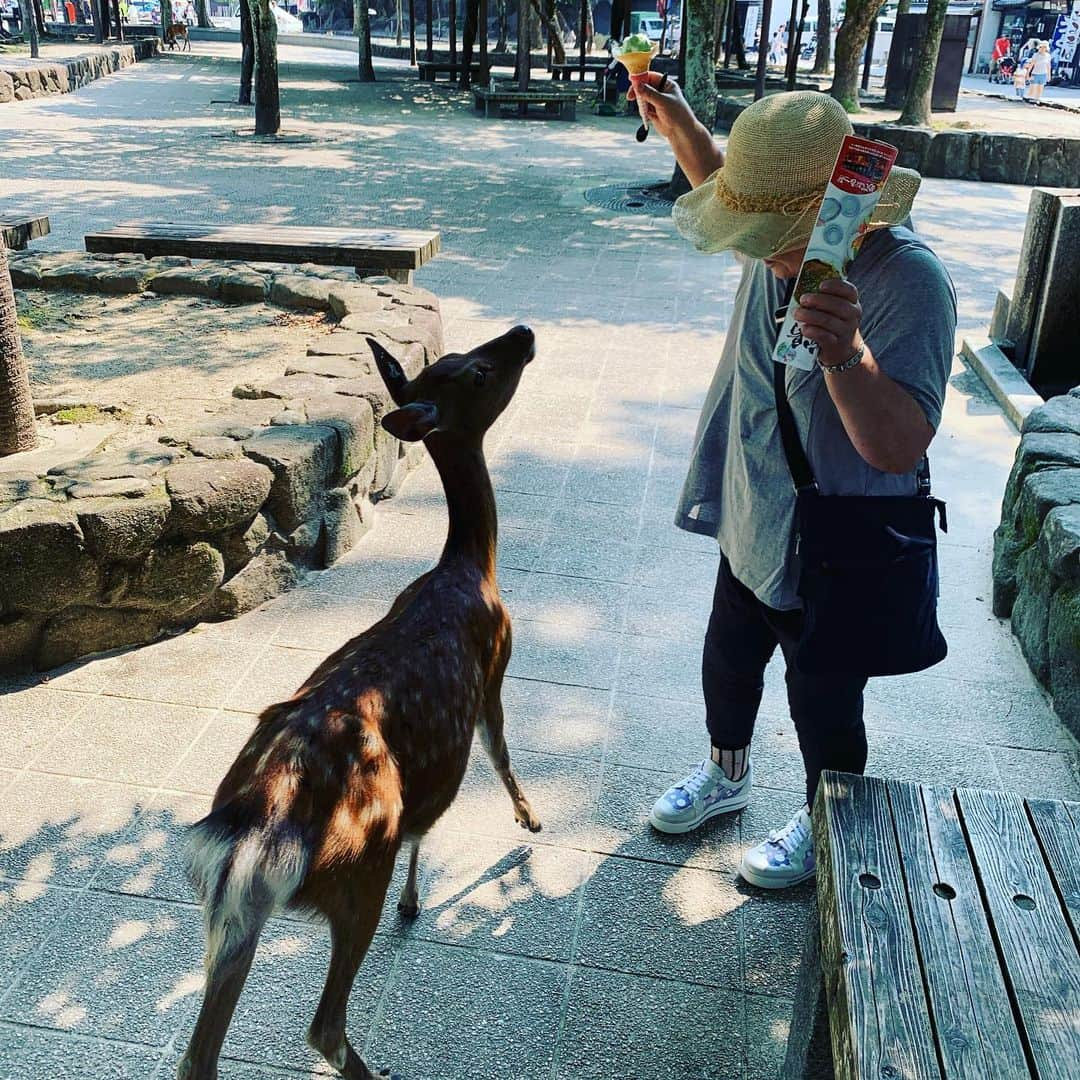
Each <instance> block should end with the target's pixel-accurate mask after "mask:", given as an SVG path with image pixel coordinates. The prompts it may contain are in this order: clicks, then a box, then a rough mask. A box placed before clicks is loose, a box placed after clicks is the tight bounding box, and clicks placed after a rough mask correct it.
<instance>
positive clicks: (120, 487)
mask: <svg viewBox="0 0 1080 1080" xmlns="http://www.w3.org/2000/svg"><path fill="white" fill-rule="evenodd" d="M11 267H12V276H13V278H14V280H15V283H16V285H18V286H23V287H25V286H36V287H54V288H75V289H82V290H88V291H98V292H108V293H114V292H138V291H141V290H144V289H147V290H151V291H154V292H158V293H181V294H187V295H195V296H209V297H217V298H226V299H231V300H235V301H239V302H244V301H262V300H264V299H267V300H269V301H270V302H272V303H275V304H278V305H281V306H283V307H287V308H293V309H299V310H308V311H310V310H328V311H332V312H334V313H335V315H337V317H338V318H339V320H340V321H339V322H338V323H337V325H336V327H335V328H334V330H333V331H332V332H331V333H329V334H327V335H324V336H323V337H321V338H319V339H318V340H317V341H316V342H315V343H314V344H313V345H312V346H311V347H310V348H309V349H308V355H307V357H305V359H304V360H303V361H301V362H298V363H294V364H292V365H291V366H288V367H286V369H285V370H284V371H283V372H282V373H281V375H280V376H278V377H276V378H273V379H270V380H269V381H267V382H265V383H261V384H250V383H248V384H243V385H240V386H237V387H236V388H235V389H234V391H233V398H232V399H229V401H228V402H226V403H224V404H225V407H224V408H223V410H222V412H221V413H220V414H218V415H216V416H215V417H213V419H212V420H211V421H210V422H208V423H205V424H202V425H201V426H198V427H195V428H192V429H190V430H183V431H168V430H159V432H158V434H157V436H156V437H155V438H153V439H152V440H150V441H145V442H141V443H138V444H136V445H133V446H125V447H123V448H121V449H116V450H106V451H104V452H103V453H100V454H96V455H94V456H92V457H89V458H87V459H85V460H82V461H76V462H72V463H70V464H67V465H64V466H59V467H57V468H54V469H51V470H50V471H49V472H48V473H47V474H44V475H39V474H37V473H32V472H31V473H22V474H12V473H5V474H3V475H2V476H0V566H2V567H3V573H2V574H0V670H6V671H12V670H24V669H33V668H37V669H46V668H50V667H54V666H56V665H58V664H62V663H65V662H66V661H69V660H71V659H74V658H76V657H79V656H84V655H87V654H90V653H95V652H101V651H104V650H108V649H115V648H120V647H122V646H128V645H134V644H140V643H144V642H148V641H151V640H153V639H154V638H156V637H158V636H159V635H160V634H162V633H163V632H168V631H170V630H174V629H178V628H182V627H186V626H190V625H193V624H194V623H196V622H198V621H202V620H213V619H224V618H230V617H232V616H235V615H238V614H241V613H242V612H245V611H248V610H250V609H251V608H254V607H256V606H257V605H258V604H260V603H262V602H263V601H265V600H267V599H269V598H271V597H273V596H275V595H277V594H278V593H280V592H282V591H284V590H285V589H288V588H290V587H291V586H292V585H294V584H296V583H297V581H298V580H299V579H300V577H301V576H302V575H303V573H304V572H306V571H307V570H311V569H319V568H322V567H325V566H329V565H330V564H332V563H333V562H334V561H336V560H337V559H339V558H340V557H341V556H342V555H343V554H344V553H345V552H347V551H348V550H349V549H350V548H351V547H352V546H353V545H354V544H355V543H356V541H357V540H358V539H359V538H360V536H362V535H363V533H364V532H365V530H366V529H367V528H368V527H369V524H370V520H371V504H372V500H377V499H380V498H386V497H388V496H390V495H392V494H393V492H394V491H395V489H396V488H397V486H398V485H399V484H400V482H401V480H402V478H403V476H404V475H405V473H406V471H407V470H408V468H409V467H411V465H413V464H415V462H416V461H418V460H419V459H420V456H421V455H422V452H423V451H422V446H421V444H417V445H416V446H413V447H410V448H409V449H408V452H406V447H405V446H404V444H401V443H399V442H398V441H397V440H396V439H393V438H392V437H391V436H390V435H389V434H388V433H387V432H386V431H384V430H383V428H382V427H381V425H380V424H379V420H380V419H381V417H382V415H383V413H384V412H385V410H386V409H387V407H388V406H389V397H388V395H387V393H386V390H385V388H384V387H383V384H382V380H381V379H380V377H379V375H378V372H377V370H376V368H375V364H374V358H373V357H372V355H371V351H370V348H369V347H368V345H367V342H366V340H365V338H366V337H367V336H370V337H372V338H374V339H376V340H378V341H379V342H380V343H381V344H383V345H384V346H385V347H386V348H387V349H389V350H390V351H391V352H392V353H393V354H394V355H395V356H396V357H397V358H398V359H399V360H400V362H401V364H402V367H403V368H404V369H405V371H406V373H407V374H408V375H409V376H410V377H412V376H414V375H416V373H417V372H418V371H420V370H421V369H422V368H423V367H424V366H425V365H427V364H430V363H433V362H434V361H435V360H436V359H437V358H438V357H439V355H441V353H442V350H443V340H442V324H441V319H440V315H439V304H438V300H437V299H436V297H434V296H433V295H432V294H431V293H428V292H425V291H424V290H422V289H417V288H414V287H412V286H408V285H401V284H397V283H395V282H393V281H391V280H390V279H389V278H378V277H375V278H365V279H364V281H360V280H359V279H357V278H356V276H355V275H353V274H351V272H350V271H336V270H326V269H324V268H319V267H300V268H288V269H287V270H282V271H280V272H277V273H274V272H272V271H271V270H267V269H265V268H259V267H256V266H251V265H246V264H237V265H230V264H222V263H203V264H200V265H196V266H192V265H190V264H189V263H188V262H187V260H184V259H176V258H169V259H144V258H143V257H142V256H136V255H131V256H104V255H103V256H88V255H86V254H83V253H80V252H59V253H47V254H30V253H23V254H14V253H13V254H12V255H11Z"/></svg>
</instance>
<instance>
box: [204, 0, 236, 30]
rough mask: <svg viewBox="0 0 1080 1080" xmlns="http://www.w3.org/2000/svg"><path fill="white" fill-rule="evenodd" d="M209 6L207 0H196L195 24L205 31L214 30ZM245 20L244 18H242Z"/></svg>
mask: <svg viewBox="0 0 1080 1080" xmlns="http://www.w3.org/2000/svg"><path fill="white" fill-rule="evenodd" d="M208 8H209V5H208V4H207V0H195V22H196V24H197V25H198V26H200V27H201V28H202V29H203V30H210V29H212V28H213V25H214V24H213V23H212V22H211V21H210V12H209V10H208ZM241 18H243V16H241Z"/></svg>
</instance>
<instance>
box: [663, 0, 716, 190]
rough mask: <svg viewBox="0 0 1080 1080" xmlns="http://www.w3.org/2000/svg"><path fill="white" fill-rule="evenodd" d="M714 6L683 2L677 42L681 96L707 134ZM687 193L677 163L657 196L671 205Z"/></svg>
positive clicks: (712, 104) (711, 111)
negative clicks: (680, 36)
mask: <svg viewBox="0 0 1080 1080" xmlns="http://www.w3.org/2000/svg"><path fill="white" fill-rule="evenodd" d="M715 4H716V0H686V2H685V4H684V5H683V26H682V39H681V41H680V42H679V76H680V78H681V79H682V84H683V93H684V94H685V95H686V100H687V102H688V103H689V105H690V108H691V109H693V110H694V115H695V116H696V117H697V118H698V119H699V120H700V121H701V122H702V123H703V124H704V125H705V127H706V128H708V129H709V131H712V129H713V127H714V126H715V124H716V61H715V60H714V59H713V54H714V52H715V50H716V38H715V34H716V12H715ZM689 190H690V181H689V180H688V179H687V178H686V174H685V173H684V172H683V171H682V169H681V168H679V164H678V162H676V163H675V171H674V172H673V173H672V174H671V179H670V180H669V181H668V183H667V187H666V188H663V189H661V190H660V191H658V192H657V194H660V195H661V196H662V197H663V198H667V199H670V200H671V201H672V202H674V201H675V200H676V199H677V198H678V197H679V196H680V195H685V194H686V192H688V191H689Z"/></svg>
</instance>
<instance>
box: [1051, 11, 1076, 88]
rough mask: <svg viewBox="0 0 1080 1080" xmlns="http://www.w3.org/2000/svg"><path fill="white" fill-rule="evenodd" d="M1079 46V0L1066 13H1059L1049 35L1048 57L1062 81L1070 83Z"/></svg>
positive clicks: (1073, 76) (1073, 74) (1072, 78)
mask: <svg viewBox="0 0 1080 1080" xmlns="http://www.w3.org/2000/svg"><path fill="white" fill-rule="evenodd" d="M1078 48H1080V2H1078V3H1076V4H1074V5H1073V9H1072V12H1071V13H1070V14H1068V15H1059V16H1058V21H1057V26H1055V27H1054V33H1053V34H1052V35H1051V37H1050V57H1051V59H1052V60H1053V63H1054V69H1055V72H1056V74H1057V76H1058V78H1060V79H1061V81H1062V82H1067V83H1071V82H1073V81H1074V79H1075V76H1076V55H1077V49H1078Z"/></svg>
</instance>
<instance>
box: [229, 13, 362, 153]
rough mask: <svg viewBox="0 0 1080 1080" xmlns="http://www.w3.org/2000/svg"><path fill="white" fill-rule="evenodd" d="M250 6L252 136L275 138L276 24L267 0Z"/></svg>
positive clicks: (278, 125)
mask: <svg viewBox="0 0 1080 1080" xmlns="http://www.w3.org/2000/svg"><path fill="white" fill-rule="evenodd" d="M249 3H250V4H251V34H252V37H253V38H254V39H255V134H256V135H276V134H277V133H278V132H279V131H280V130H281V92H280V89H279V87H278V62H277V21H276V20H275V19H274V15H273V12H271V10H270V0H249ZM364 10H365V11H367V8H366V7H365V8H364Z"/></svg>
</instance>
